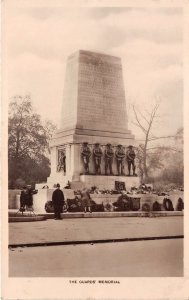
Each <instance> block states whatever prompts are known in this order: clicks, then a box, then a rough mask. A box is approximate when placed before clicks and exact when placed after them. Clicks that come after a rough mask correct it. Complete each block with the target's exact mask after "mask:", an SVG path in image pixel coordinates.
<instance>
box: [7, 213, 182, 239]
mask: <svg viewBox="0 0 189 300" xmlns="http://www.w3.org/2000/svg"><path fill="white" fill-rule="evenodd" d="M176 235H183V217H158V218H135V217H133V218H126V217H125V218H108V219H106V218H105V219H103V218H102V219H101V218H99V219H64V220H46V221H41V222H28V223H22V222H21V223H10V224H9V244H20V243H21V244H22V243H36V242H59V241H60V242H62V241H81V240H84V241H88V240H89V241H90V240H99V239H100V240H103V239H119V238H133V237H136V238H140V237H156V236H176Z"/></svg>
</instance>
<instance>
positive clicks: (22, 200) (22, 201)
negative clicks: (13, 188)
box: [20, 186, 28, 212]
mask: <svg viewBox="0 0 189 300" xmlns="http://www.w3.org/2000/svg"><path fill="white" fill-rule="evenodd" d="M27 198H28V194H27V188H26V186H23V189H22V191H21V194H20V211H21V212H23V211H25V206H26V203H27Z"/></svg>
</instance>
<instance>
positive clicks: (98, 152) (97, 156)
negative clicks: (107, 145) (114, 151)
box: [93, 143, 102, 175]
mask: <svg viewBox="0 0 189 300" xmlns="http://www.w3.org/2000/svg"><path fill="white" fill-rule="evenodd" d="M101 157H102V149H101V148H100V144H99V143H95V145H94V149H93V158H94V165H95V174H96V175H97V174H101V169H100V165H101Z"/></svg>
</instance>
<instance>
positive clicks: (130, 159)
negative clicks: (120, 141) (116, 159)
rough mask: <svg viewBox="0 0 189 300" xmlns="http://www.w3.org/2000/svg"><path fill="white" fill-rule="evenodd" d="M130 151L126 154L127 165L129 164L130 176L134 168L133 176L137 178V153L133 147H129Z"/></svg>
mask: <svg viewBox="0 0 189 300" xmlns="http://www.w3.org/2000/svg"><path fill="white" fill-rule="evenodd" d="M128 148H129V149H128V150H127V153H126V160H127V164H128V171H129V174H128V175H129V176H130V175H131V167H132V170H133V176H136V173H135V170H136V166H135V157H136V154H135V151H134V149H133V146H131V145H130V146H129V147H128Z"/></svg>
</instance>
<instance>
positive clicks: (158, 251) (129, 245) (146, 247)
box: [9, 239, 183, 277]
mask: <svg viewBox="0 0 189 300" xmlns="http://www.w3.org/2000/svg"><path fill="white" fill-rule="evenodd" d="M9 257H10V260H9V266H10V269H9V276H11V277H122V276H124V277H179V276H183V239H170V240H159V241H140V242H125V243H111V244H94V245H90V244H89V245H75V246H74V245H69V246H48V247H36V248H15V249H12V250H9Z"/></svg>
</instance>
